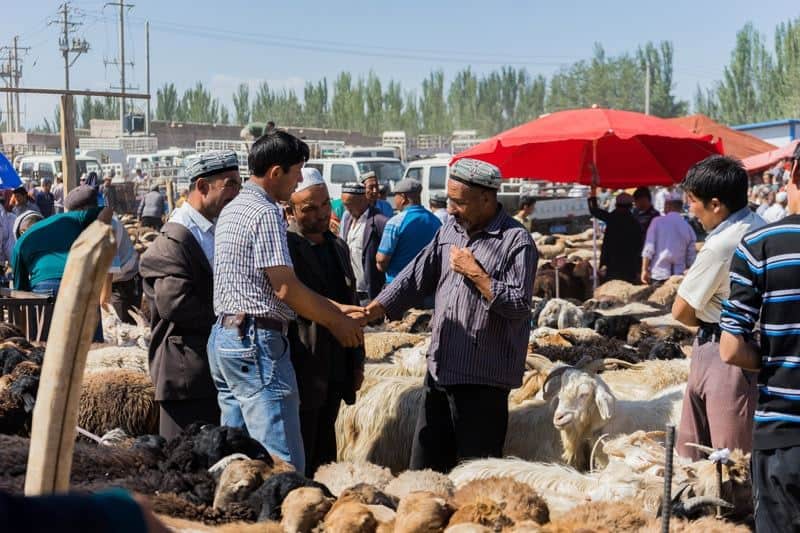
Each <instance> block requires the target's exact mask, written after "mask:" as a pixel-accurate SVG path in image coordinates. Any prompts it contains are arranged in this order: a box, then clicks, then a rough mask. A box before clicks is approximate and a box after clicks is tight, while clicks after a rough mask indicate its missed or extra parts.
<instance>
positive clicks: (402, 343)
mask: <svg viewBox="0 0 800 533" xmlns="http://www.w3.org/2000/svg"><path fill="white" fill-rule="evenodd" d="M423 340H425V336H424V335H419V334H417V333H400V332H394V331H376V332H373V333H366V334H365V335H364V351H365V353H366V358H367V360H369V361H371V362H377V361H388V360H389V357H390V356H391V355H392V354H394V352H395V351H396V350H397V349H398V348H410V347H412V346H414V345H415V344H418V343H420V342H422V341H423Z"/></svg>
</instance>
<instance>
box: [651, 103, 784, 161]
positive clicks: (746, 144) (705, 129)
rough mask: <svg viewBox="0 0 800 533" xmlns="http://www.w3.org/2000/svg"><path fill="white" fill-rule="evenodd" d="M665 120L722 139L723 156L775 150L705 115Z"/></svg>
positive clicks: (697, 132) (772, 146) (739, 155)
mask: <svg viewBox="0 0 800 533" xmlns="http://www.w3.org/2000/svg"><path fill="white" fill-rule="evenodd" d="M667 120H669V121H670V122H672V123H673V124H678V125H679V126H683V127H684V128H686V129H688V130H689V131H691V132H692V133H696V134H697V135H713V136H714V137H715V138H718V139H722V143H723V144H724V145H725V154H726V155H730V156H733V157H736V158H738V159H743V158H745V157H749V156H751V155H755V154H760V153H762V152H767V151H769V150H775V148H777V147H776V146H775V145H774V144H770V143H768V142H767V141H763V140H761V139H759V138H758V137H756V136H755V135H750V134H749V133H745V132H743V131H738V130H735V129H733V128H729V127H728V126H725V125H724V124H720V123H719V122H714V121H713V120H711V119H710V118H708V117H707V116H705V115H701V114H697V115H689V116H687V117H677V118H668V119H667Z"/></svg>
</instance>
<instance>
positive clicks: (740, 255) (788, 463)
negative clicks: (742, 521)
mask: <svg viewBox="0 0 800 533" xmlns="http://www.w3.org/2000/svg"><path fill="white" fill-rule="evenodd" d="M799 160H800V147H798V149H797V150H796V151H795V158H794V162H793V166H792V174H791V178H790V180H789V183H788V185H787V186H786V191H787V193H788V197H789V198H788V212H789V215H788V216H787V217H786V218H784V219H783V220H780V221H778V222H775V223H773V224H770V225H768V226H765V227H763V228H761V229H759V230H757V231H754V232H751V233H749V234H747V235H745V237H744V239H742V242H741V244H739V247H738V248H737V249H736V253H735V254H734V257H733V262H732V263H731V272H730V297H729V299H728V300H727V301H725V303H724V304H723V312H722V321H721V323H720V326H721V327H722V329H723V334H722V341H721V343H720V356H721V357H722V360H723V361H725V362H726V363H728V364H730V365H735V366H738V367H741V368H743V369H745V370H750V371H759V375H758V389H759V395H758V403H757V406H756V411H755V417H754V427H753V455H752V459H751V475H752V479H753V499H754V503H755V523H756V524H755V525H756V530H757V531H759V532H765V531H800V488H798V487H800V322H798V321H800V238H799V237H800V189H799V188H798V187H800V168H798V167H800V164H799V163H800V161H799ZM757 323H758V325H759V334H760V335H759V337H760V339H759V341H758V342H754V338H753V330H754V329H755V327H756V324H757Z"/></svg>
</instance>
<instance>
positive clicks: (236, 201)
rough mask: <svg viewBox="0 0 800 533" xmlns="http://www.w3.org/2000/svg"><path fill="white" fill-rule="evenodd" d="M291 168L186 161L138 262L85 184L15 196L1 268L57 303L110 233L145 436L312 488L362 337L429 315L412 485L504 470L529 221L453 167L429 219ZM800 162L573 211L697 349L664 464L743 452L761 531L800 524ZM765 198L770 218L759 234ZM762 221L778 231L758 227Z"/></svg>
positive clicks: (734, 164)
mask: <svg viewBox="0 0 800 533" xmlns="http://www.w3.org/2000/svg"><path fill="white" fill-rule="evenodd" d="M308 157H309V148H308V146H307V145H306V144H305V143H304V142H303V141H301V140H300V139H298V138H296V137H294V136H292V135H290V134H288V133H286V132H283V131H278V130H273V131H270V132H268V133H266V134H265V135H264V136H262V137H260V138H259V139H257V140H256V141H255V142H254V144H253V146H252V148H251V150H250V154H249V159H248V166H249V168H250V170H251V175H250V176H249V177H248V179H247V180H246V181H244V180H243V179H242V176H240V175H239V166H238V158H237V156H236V154H235V153H234V152H231V151H212V152H206V153H202V154H198V155H196V156H193V157H192V158H190V159H189V160H188V162H187V176H188V178H189V180H190V186H189V189H188V191H187V192H186V194H185V195H184V196H183V201H182V202H181V205H180V206H179V207H178V208H177V209H175V210H174V211H173V212H172V213H169V214H167V213H166V212H165V211H164V209H165V208H164V201H163V196H162V195H161V192H160V191H159V190H158V189H157V188H154V189H153V190H151V191H150V192H148V193H147V195H145V197H144V198H143V199H142V202H141V207H140V217H141V222H142V223H143V224H146V225H150V226H152V227H154V228H157V229H159V230H160V232H159V236H158V237H157V238H156V239H155V241H154V242H153V243H152V245H151V246H150V247H149V249H148V250H147V251H146V252H145V253H144V254H143V255H142V257H141V258H139V257H138V255H137V254H136V252H135V251H134V250H132V247H130V241H129V239H127V238H126V235H125V233H124V230H122V229H121V227H120V225H119V223H118V221H116V219H114V218H113V217H112V213H111V212H110V210H109V209H108V208H105V209H104V208H102V207H101V206H99V205H98V186H97V184H96V183H93V184H89V183H87V184H84V185H81V186H80V187H78V188H77V189H75V190H74V191H71V192H70V194H69V195H68V196H67V197H66V198H65V199H64V200H63V204H64V207H65V208H66V212H64V213H59V212H58V210H57V208H56V200H55V199H54V198H51V197H55V192H54V191H53V190H52V189H51V188H50V187H49V186H48V187H46V188H45V187H44V186H43V187H42V190H41V191H37V192H36V194H34V195H33V196H31V195H30V194H29V193H28V191H26V190H24V189H23V190H22V191H14V201H13V204H14V205H15V207H14V212H13V213H9V212H8V210H7V209H4V210H2V211H3V213H4V214H7V215H9V220H10V221H11V223H12V233H13V235H12V236H13V237H14V238H15V239H16V244H14V245H13V250H12V251H11V252H9V251H8V250H9V248H8V247H7V243H8V242H9V241H5V243H6V246H4V247H3V250H4V253H6V254H9V253H10V255H11V263H12V267H13V273H14V286H15V287H17V288H24V289H29V290H33V291H34V292H42V293H45V292H46V293H49V294H51V295H52V296H54V297H55V296H56V295H57V293H58V287H59V284H60V278H61V276H62V275H63V270H64V266H65V261H66V253H67V252H68V250H69V247H70V246H71V244H72V242H74V240H75V239H76V238H77V237H78V235H79V234H80V232H81V231H82V230H83V229H84V228H85V227H87V226H88V225H89V224H90V223H92V222H93V221H94V220H102V221H105V222H110V223H111V224H112V225H114V229H115V231H116V232H117V240H118V247H119V248H118V251H117V257H116V258H115V260H114V264H113V266H112V271H110V272H109V276H108V284H107V285H108V289H107V290H104V295H103V303H104V302H107V301H110V298H111V294H112V292H113V293H114V294H117V295H118V299H119V300H121V301H123V300H124V301H125V302H131V301H134V300H135V299H136V296H137V294H138V293H137V286H138V284H139V283H141V286H142V291H143V293H144V299H145V301H146V302H147V305H148V308H149V309H150V314H151V326H152V342H151V345H150V348H149V362H150V374H151V377H152V379H153V382H154V384H155V388H156V401H157V402H158V404H159V408H160V433H161V434H162V435H163V436H164V437H167V438H171V437H174V436H176V435H177V434H179V433H180V432H181V431H182V430H183V428H185V427H186V426H187V425H188V424H190V423H192V422H196V421H207V422H213V423H220V424H224V425H228V426H234V427H242V428H245V429H246V430H247V432H248V433H249V434H250V435H251V436H252V437H253V438H255V439H257V440H258V441H259V442H261V443H262V444H263V445H264V446H265V447H266V448H267V449H268V450H269V451H270V452H271V453H273V454H275V455H276V456H278V457H280V458H282V459H283V460H285V461H287V462H289V463H290V464H292V465H293V466H294V467H295V468H296V469H297V470H298V471H300V472H305V473H306V474H307V475H309V476H311V475H313V474H314V472H315V470H316V469H317V468H318V467H319V466H320V465H322V464H325V463H327V462H330V461H333V460H335V459H336V438H335V432H334V427H335V421H336V417H337V414H338V411H339V408H340V406H341V404H342V402H344V403H347V404H352V403H353V402H355V401H356V392H357V391H358V390H359V388H360V387H361V383H362V381H363V378H364V375H363V372H364V359H365V355H364V348H363V344H364V343H363V327H364V326H366V325H367V324H372V323H378V322H380V321H382V320H383V319H385V318H388V319H392V320H395V319H399V318H401V317H402V316H403V313H404V312H405V311H406V310H408V309H409V308H412V307H416V308H419V307H429V308H433V318H432V321H431V330H432V336H431V343H430V348H429V351H428V354H427V373H426V376H425V379H424V398H423V402H422V407H421V410H420V412H419V414H418V419H417V425H416V431H415V436H414V440H413V446H412V450H411V468H413V469H423V468H433V469H436V470H439V471H442V472H446V471H448V470H450V469H451V468H452V467H454V466H455V465H456V464H457V463H458V462H459V461H462V460H464V459H468V458H474V457H498V456H501V455H502V447H503V442H504V440H505V436H506V431H507V423H508V394H509V391H510V390H511V389H513V388H515V387H518V386H520V384H521V381H522V374H523V371H524V368H525V355H526V352H527V345H528V338H529V334H530V311H531V297H532V291H533V279H534V277H535V273H536V266H537V261H538V253H537V250H536V246H535V245H534V242H533V240H532V237H531V234H530V230H531V226H530V223H531V217H532V213H533V212H534V209H535V201H534V200H533V199H529V198H523V199H521V201H520V205H519V210H518V211H517V212H516V213H515V214H514V216H513V217H512V216H511V215H510V214H507V213H506V212H505V210H504V209H503V208H502V206H501V205H500V204H499V203H498V200H497V192H498V189H499V187H500V181H501V174H500V170H499V169H498V168H496V167H494V166H493V165H490V164H487V163H485V162H481V161H477V160H472V159H461V160H459V161H457V162H456V163H455V164H453V165H452V166H451V167H450V169H449V176H448V177H449V179H448V180H447V194H446V196H441V195H431V199H430V205H429V207H430V209H428V208H427V207H425V206H423V205H421V192H422V187H421V185H420V183H419V182H417V181H416V180H413V179H403V180H401V181H399V182H398V183H397V184H396V185H395V187H394V193H395V194H394V208H392V206H391V205H389V204H388V202H387V201H386V200H385V198H383V197H382V195H381V185H382V184H380V183H379V182H378V179H377V176H376V175H375V174H374V173H371V172H370V173H366V174H364V175H362V176H360V177H359V179H358V181H354V182H351V183H346V184H344V185H343V187H342V195H341V199H334V200H337V201H338V202H333V201H332V199H331V197H330V195H329V191H328V187H327V185H326V182H325V180H324V179H323V177H322V176H321V175H320V173H319V171H317V170H316V169H313V168H305V167H304V164H305V161H306V160H307V159H308ZM798 160H800V150H798V153H797V154H795V157H794V158H793V159H791V160H790V161H788V164H785V165H781V167H780V171H781V172H780V176H777V172H778V171H777V170H775V171H774V172H773V171H770V174H769V180H767V177H766V175H765V176H764V183H762V184H760V185H757V186H756V187H753V188H750V186H749V180H748V176H747V174H746V172H745V170H744V169H743V167H742V166H741V163H740V162H738V161H736V160H734V159H731V158H728V157H723V156H713V157H710V158H708V159H706V160H704V161H701V162H699V163H698V164H696V165H695V166H694V167H692V168H691V169H690V170H689V172H688V174H687V175H686V177H685V179H684V180H683V182H682V183H681V188H680V190H678V189H676V188H669V189H659V190H658V191H657V192H656V194H655V201H653V197H652V196H651V191H650V190H649V189H648V188H646V187H640V188H638V189H636V190H635V191H634V192H633V194H629V193H627V192H619V193H617V194H613V193H612V192H611V191H608V190H601V191H600V192H599V194H598V193H597V191H596V190H595V189H592V195H591V197H590V198H589V200H588V203H589V210H590V213H591V215H592V216H594V217H596V218H597V219H599V220H600V221H601V222H602V224H603V226H604V238H603V244H602V250H601V256H600V263H599V264H600V274H601V275H602V277H603V279H606V280H609V279H620V280H625V281H628V282H631V283H645V284H654V285H658V284H661V283H663V282H665V281H666V280H667V279H669V278H670V277H672V276H674V275H683V276H684V277H683V281H682V282H681V284H680V287H679V289H678V293H677V296H676V299H675V303H674V305H673V308H672V314H673V317H674V318H675V319H676V320H678V321H680V322H682V323H684V324H686V325H687V326H692V327H696V328H697V331H698V333H697V337H696V339H695V341H694V345H693V347H692V356H691V367H690V373H689V382H688V385H687V388H686V392H685V397H684V402H683V413H682V418H681V425H680V428H679V431H678V442H677V450H678V453H680V454H681V455H684V456H687V457H690V458H698V451H697V449H696V448H693V447H692V446H690V445H689V444H690V443H698V444H705V445H708V446H713V447H715V448H729V449H734V448H738V449H742V450H744V451H752V454H753V456H752V457H753V483H754V489H755V498H756V501H757V505H756V525H757V527H759V529H763V530H765V531H766V530H772V528H778V529H779V527H778V526H779V525H780V524H782V523H784V524H785V523H792V520H795V521H796V520H797V516H796V514H797V509H798V508H800V505H798V503H800V495H798V493H797V491H795V490H794V489H793V488H792V487H794V486H795V485H794V484H796V480H797V479H798V476H800V431H798V424H800V403H798V398H800V387H798V386H797V385H796V383H797V380H798V375H797V372H800V370H798V368H800V341H798V339H800V325H798V324H797V323H794V322H792V320H794V318H793V317H794V316H797V315H798V312H799V311H800V271H798V266H797V265H798V264H800V262H798V261H797V257H800V249H798V244H797V242H798V240H797V238H796V235H797V233H798V232H800V219H798V218H797V217H798V216H800V188H799V187H800V169H798ZM764 193H765V194H766V195H767V197H769V196H770V195H774V196H775V200H774V202H773V204H772V205H769V206H767V208H766V209H764V211H762V213H763V215H764V216H763V218H762V216H760V215H759V214H758V210H760V209H761V206H760V205H758V204H757V201H758V200H759V199H760V198H761V197H762V194H764ZM148 198H150V199H148ZM339 200H340V201H339ZM337 203H338V204H339V205H338V206H337V205H336V204H337ZM42 205H44V206H45V209H44V210H43V209H42ZM775 205H777V206H779V207H780V208H781V209H782V211H780V212H778V209H777V208H776V209H774V212H775V213H774V214H770V215H769V216H768V213H770V210H771V209H772V208H773V206H775ZM48 206H52V211H53V212H52V213H50V214H46V213H45V212H46V211H47V209H48ZM686 206H688V211H689V213H690V214H691V215H692V217H693V218H694V219H695V220H696V221H697V223H696V225H695V226H692V225H691V224H690V223H689V221H687V218H686V217H685V215H684V212H685V208H686ZM773 216H774V217H775V218H774V219H773V220H772V223H771V224H768V225H766V224H767V223H768V222H770V219H772V217H773ZM2 223H3V228H5V227H6V226H7V223H6V221H5V219H3V220H2ZM115 224H116V225H115ZM697 225H699V228H698V227H697ZM698 230H699V231H701V232H703V233H704V234H705V235H704V244H703V246H702V248H700V249H699V250H698V246H696V242H697V234H698ZM4 231H5V230H4ZM53 235H58V238H55V239H54V238H53ZM56 241H57V242H56ZM122 243H127V246H125V245H123V244H122ZM139 278H141V281H139ZM756 324H759V328H758V331H757V332H756V334H754V333H753V332H754V330H756ZM99 333H100V335H101V336H102V331H100V332H99ZM101 338H102V337H101Z"/></svg>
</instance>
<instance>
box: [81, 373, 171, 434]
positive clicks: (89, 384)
mask: <svg viewBox="0 0 800 533" xmlns="http://www.w3.org/2000/svg"><path fill="white" fill-rule="evenodd" d="M78 425H79V426H80V427H82V428H83V429H85V430H86V431H89V432H91V433H94V434H95V435H102V434H104V433H106V432H107V431H110V430H112V429H114V428H122V429H123V431H125V433H127V434H128V435H132V436H138V435H149V434H154V433H158V405H157V404H156V401H155V387H154V386H153V382H152V381H150V376H148V375H146V374H141V373H139V372H134V371H130V370H108V371H103V372H94V373H92V374H88V375H85V376H84V378H83V389H82V390H81V398H80V408H79V410H78Z"/></svg>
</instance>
